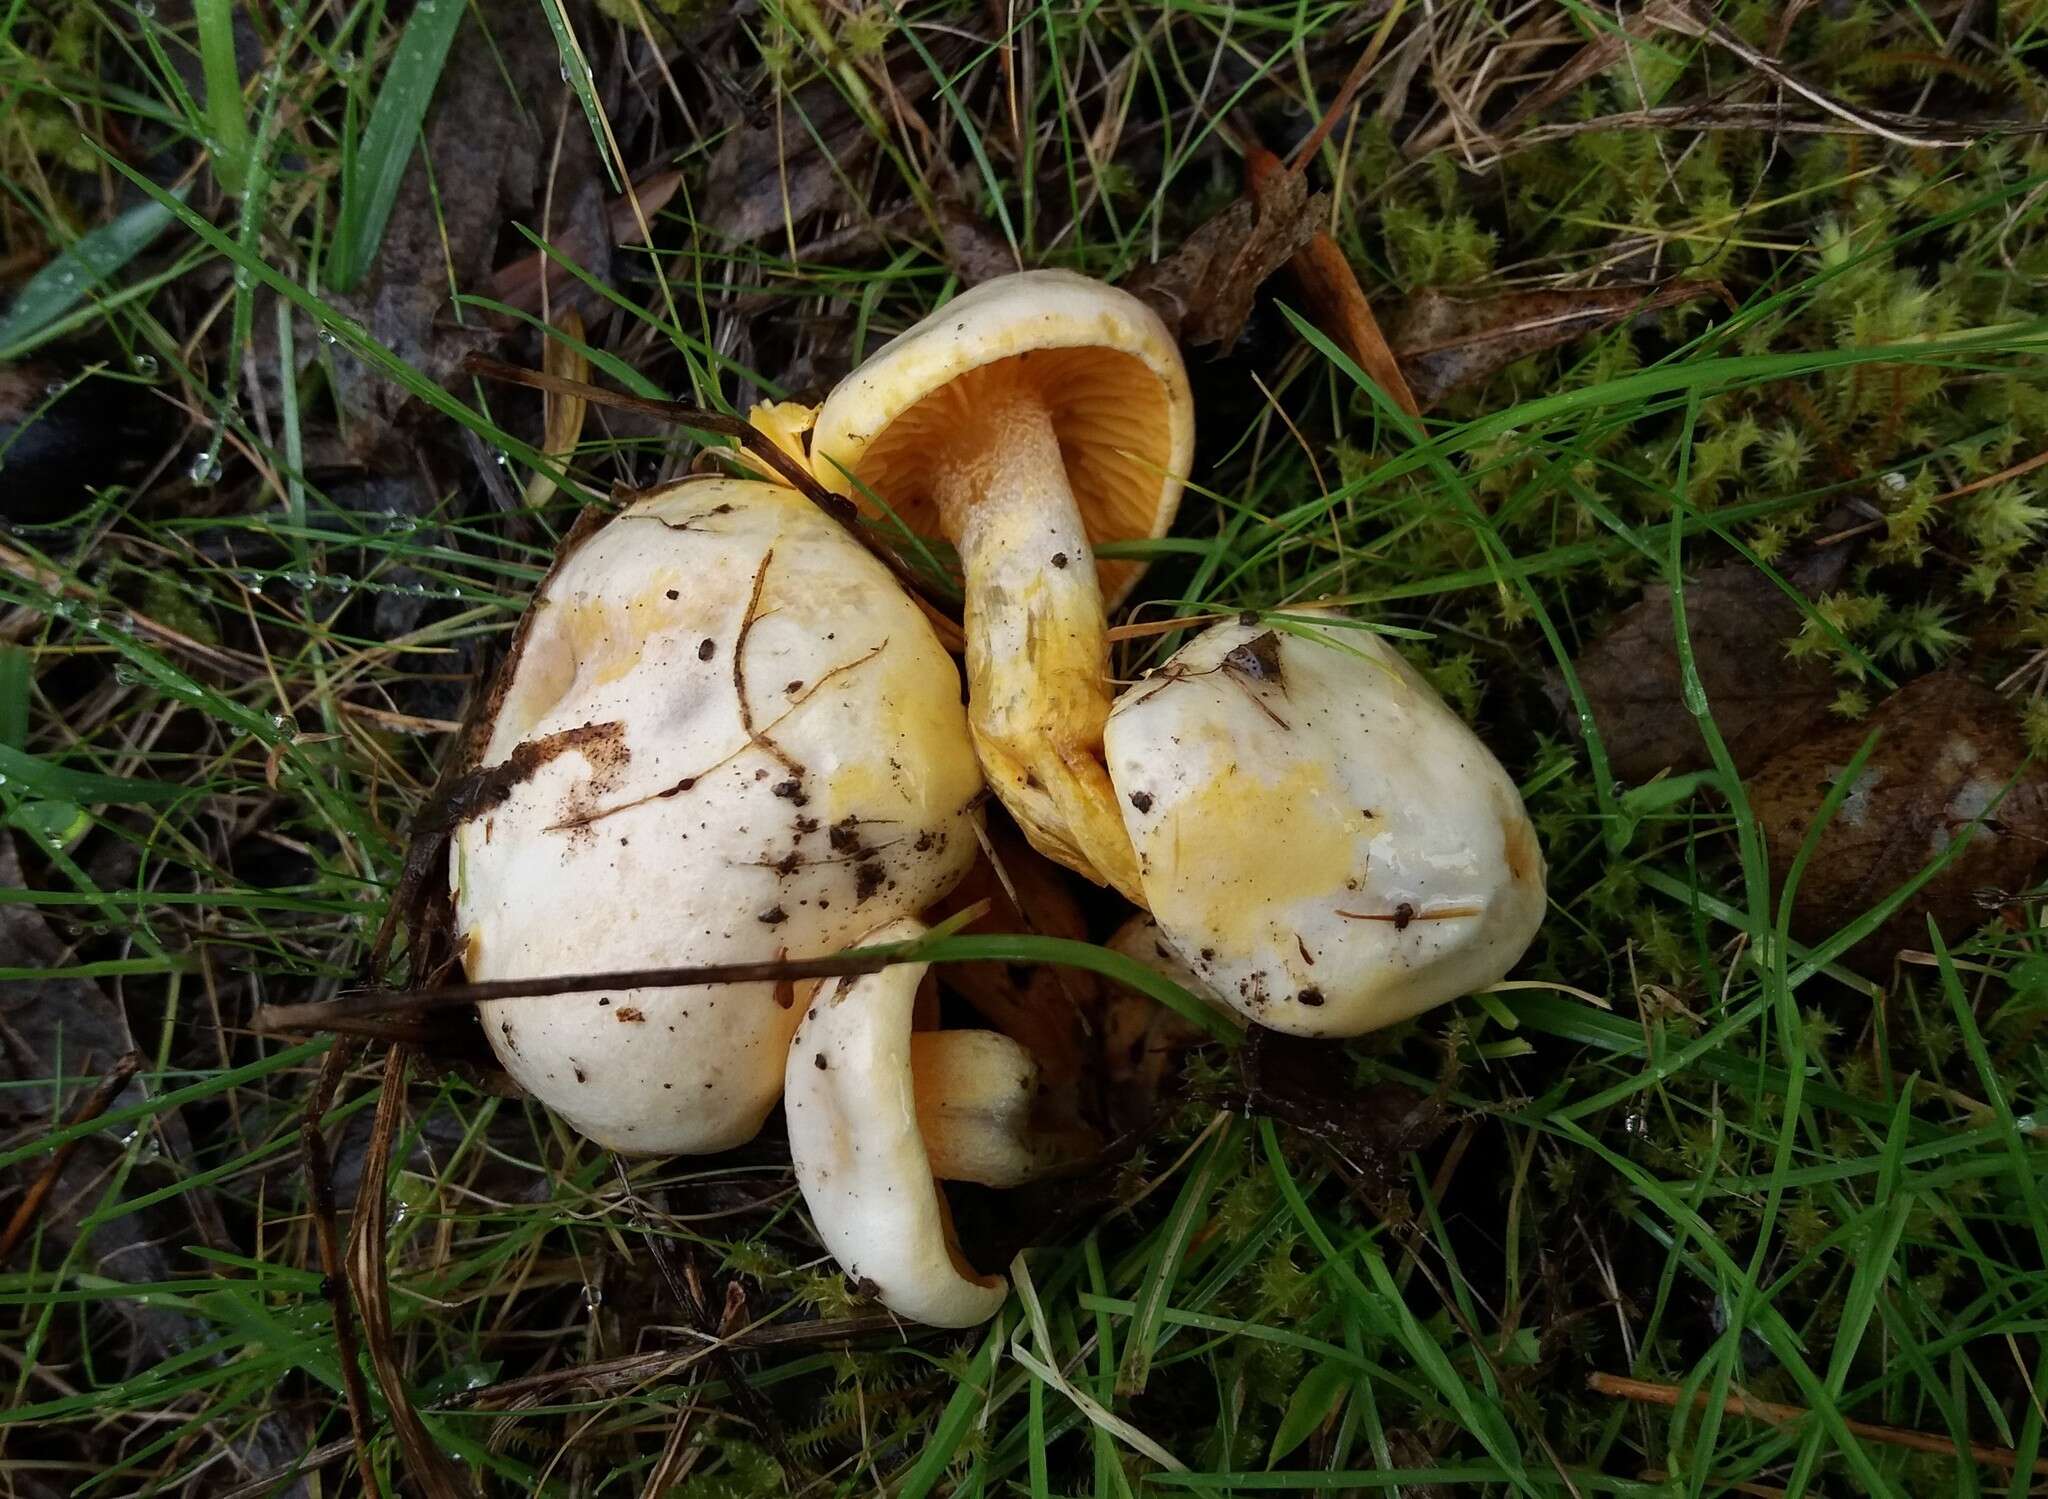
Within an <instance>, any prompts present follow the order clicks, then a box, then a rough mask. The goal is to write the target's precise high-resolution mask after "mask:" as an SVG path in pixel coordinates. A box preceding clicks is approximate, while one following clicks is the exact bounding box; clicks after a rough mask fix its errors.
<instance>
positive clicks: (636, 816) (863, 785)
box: [450, 478, 981, 1153]
mask: <svg viewBox="0 0 2048 1499" xmlns="http://www.w3.org/2000/svg"><path fill="white" fill-rule="evenodd" d="M500 682H501V696H500V697H499V700H498V701H497V702H496V704H495V705H494V706H493V707H492V709H491V712H490V718H489V722H488V737H487V738H486V740H485V742H484V745H483V748H482V756H481V762H480V763H481V765H482V766H483V767H485V768H484V769H483V770H482V772H481V773H480V774H479V775H478V776H477V777H475V778H473V781H474V784H476V785H477V786H479V787H481V788H485V789H484V790H483V791H481V792H480V793H479V794H478V795H476V796H474V797H471V798H469V799H468V806H467V808H466V810H467V812H468V814H469V815H468V816H467V817H466V820H465V821H464V822H463V823H462V824H461V825H460V826H459V828H458V829H457V832H456V836H455V840H454V850H453V854H452V861H451V862H452V868H451V873H450V880H451V884H452V886H453V893H454V899H455V908H456V919H457V924H458V928H459V931H460V933H461V938H460V940H461V951H462V954H463V961H464V966H465V967H466V968H467V970H468V972H469V976H470V977H471V978H472V979H478V980H485V979H500V978H531V977H536V976H541V975H554V974H573V973H589V972H610V971H620V970H626V969H633V968H642V967H671V966H683V965H697V964H708V963H726V962H746V961H755V960H772V959H776V958H779V957H791V958H803V957H815V956H820V955H823V954H827V953H831V952H835V951H838V950H840V949H841V948H844V947H845V946H847V945H848V944H849V942H850V941H851V940H852V939H854V938H856V937H858V936H859V935H860V934H861V933H862V932H864V931H867V930H868V929H869V928H871V927H873V926H875V925H876V924H877V923H880V922H884V921H887V920H889V919H891V918H894V917H896V916H900V915H905V914H908V913H910V912H914V911H921V910H923V909H925V908H926V907H927V906H929V905H930V904H931V903H932V902H933V901H935V900H937V899H939V898H940V897H941V896H943V895H944V894H945V893H946V892H947V891H948V890H950V889H951V888H952V886H953V885H954V883H955V882H956V881H957V880H958V879H959V878H960V876H961V875H962V874H963V873H964V872H965V871H966V869H967V868H968V866H969V864H970V863H971V862H972V860H973V858H974V855H975V850H976V840H975V836H974V820H975V817H976V815H977V812H976V804H977V801H978V799H979V796H980V791H981V780H980V775H979V772H978V770H977V768H976V765H975V761H974V754H973V749H972V746H971V743H970V741H969V739H968V735H967V725H966V718H965V714H964V712H963V710H962V708H961V706H960V678H959V673H958V671H957V669H956V668H955V667H954V665H953V663H952V661H951V660H950V659H949V658H948V657H947V655H946V653H945V652H944V650H943V649H941V647H940V646H939V644H938V642H937V640H936V639H935V638H934V637H933V634H932V630H931V627H930V626H929V625H928V624H927V623H926V622H925V620H924V618H923V616H922V615H920V613H919V612H918V609H917V607H916V605H914V604H913V603H912V602H911V600H910V599H909V597H908V596H907V595H906V594H905V593H904V592H903V591H902V589H901V588H900V587H899V586H898V585H897V584H896V583H895V582H894V581H893V580H892V579H891V578H890V576H889V574H888V573H887V571H886V570H885V569H884V568H883V567H882V565H881V564H880V563H879V562H877V561H876V560H875V559H874V558H873V557H872V556H870V555H869V554H868V553H867V552H866V551H865V550H864V549H863V548H862V547H861V546H860V545H859V543H858V542H857V541H856V540H855V539H854V538H853V537H851V536H850V535H849V534H848V533H847V531H846V530H845V529H844V528H843V527H841V526H839V525H838V524H836V523H835V522H834V521H832V520H830V519H829V518H827V517H826V516H825V515H824V514H823V513H821V512H820V511H819V510H817V509H816V508H815V507H814V506H812V505H811V504H810V503H808V502H807V501H805V500H804V499H803V498H801V497H800V496H799V495H797V494H796V493H795V491H793V490H790V489H787V488H784V487H782V486H780V485H775V484H767V483H762V482H758V481H755V480H751V479H730V478H703V479H693V480H689V481H686V482H684V483H681V484H677V485H675V486H673V487H671V488H668V489H665V490H663V491H661V492H660V493H658V494H655V495H652V496H650V497H648V498H645V499H642V500H640V501H639V502H638V503H636V504H634V505H632V506H631V507H629V508H628V509H626V510H625V511H624V512H623V513H621V514H620V515H619V516H618V517H617V518H616V519H614V520H613V521H611V522H610V523H609V524H608V525H605V526H604V527H602V528H601V529H599V530H597V531H596V532H595V534H593V535H591V536H590V537H589V538H588V539H587V540H585V541H583V542H582V543H581V545H580V546H577V547H575V548H574V550H573V551H571V552H569V553H568V554H567V555H566V556H565V557H564V559H563V560H562V561H561V562H560V563H559V564H558V565H557V568H556V570H555V572H554V573H553V574H552V575H551V576H550V577H549V578H548V580H547V581H546V582H545V584H544V585H543V586H542V588H541V590H540V592H539V595H538V597H537V598H536V599H535V601H534V603H533V606H532V608H531V609H530V610H529V612H528V616H527V620H526V623H525V624H524V625H523V626H522V630H521V635H520V638H519V640H518V642H517V643H516V644H515V647H514V655H513V658H512V660H511V661H510V662H509V663H508V665H507V667H506V669H505V671H504V672H503V673H502V675H501V678H500ZM804 993H805V988H804V986H799V985H792V984H790V983H787V982H782V983H776V982H759V983H738V984H723V985H716V986H689V987H648V988H634V989H625V990H620V991H617V992H611V993H595V994H578V995H573V996H570V995H562V996H556V997H552V998H546V999H532V1000H520V1001H514V1000H503V1001H498V1002H495V1003H486V1004H484V1005H482V1006H481V1007H480V1009H481V1011H482V1019H483V1024H484V1029H485V1032H486V1034H487V1035H488V1036H489V1037H490V1041H491V1045H492V1047H493V1049H495V1050H496V1052H497V1054H498V1057H499V1059H500V1061H502V1062H503V1064H504V1065H505V1068H506V1070H507V1071H509V1072H510V1073H511V1074H512V1076H513V1077H514V1078H515V1079H516V1080H517V1081H518V1082H520V1083H521V1084H523V1085H524V1086H525V1087H526V1088H527V1089H528V1090H529V1091H530V1092H531V1093H533V1094H534V1095H535V1096H537V1097H539V1098H540V1099H541V1100H542V1101H544V1102H545V1103H547V1104H548V1105H550V1106H551V1107H553V1108H554V1109H556V1110H557V1111H558V1112H559V1113H561V1114H562V1115H563V1116H564V1117H565V1118H566V1119H567V1120H568V1121H569V1122H570V1123H571V1124H573V1125H574V1126H575V1127H576V1128H577V1129H578V1130H580V1131H582V1132H583V1133H584V1134H586V1135H588V1136H590V1137H591V1138H592V1139H594V1140H596V1141H598V1142H599V1143H600V1144H602V1145H605V1146H608V1147H611V1148H613V1149H616V1150H621V1151H630V1152H636V1153H688V1152H703V1151H713V1150H720V1149H725V1148H727V1147H730V1146H733V1145H736V1144H739V1143H741V1142H742V1141H744V1140H746V1139H748V1138H749V1137H750V1136H752V1135H753V1134H754V1132H755V1131H756V1130H757V1129H759V1128H760V1125H761V1121H762V1120H763V1118H764V1117H765V1116H766V1115H767V1113H768V1111H769V1109H770V1108H771V1107H773V1105H774V1103H775V1100H776V1097H777V1096H778V1094H779V1093H780V1091H781V1086H782V1071H783V1060H784V1057H785V1054H786V1050H787V1044H788V1041H789V1037H790V1035H791V1033H792V1032H794V1031H795V1029H796V1026H797V1023H798V1020H799V1018H800V1017H801V1015H802V1013H803V1010H802V1005H801V999H802V997H803V995H804Z"/></svg>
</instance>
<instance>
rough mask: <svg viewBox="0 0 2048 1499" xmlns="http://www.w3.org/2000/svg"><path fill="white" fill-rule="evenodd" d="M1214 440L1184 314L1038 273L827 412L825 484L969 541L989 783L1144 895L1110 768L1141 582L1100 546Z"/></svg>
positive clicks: (954, 308) (1158, 514)
mask: <svg viewBox="0 0 2048 1499" xmlns="http://www.w3.org/2000/svg"><path fill="white" fill-rule="evenodd" d="M1193 448H1194V413H1193V402H1192V399H1191V397H1190V395H1189V392H1188V383H1187V373H1186V371H1185V369H1184V368H1183V367H1182V365H1181V359H1180V353H1179V350H1178V349H1177V348H1176V347H1175V345H1174V341H1173V337H1172V335H1171V334H1169V333H1168V332H1167V329H1166V326H1165V324H1163V323H1161V322H1160V320H1159V318H1158V317H1157V316H1156V315H1155V314H1154V313H1153V312H1152V311H1151V310H1150V309H1149V308H1147V307H1146V306H1145V305H1144V304H1143V303H1142V302H1140V301H1138V300H1137V299H1136V298H1135V297H1132V296H1131V295H1130V294H1128V293H1127V292H1121V291H1117V290H1116V289H1114V288H1113V287H1109V286H1105V285H1102V284H1101V283H1099V282H1096V281H1091V280H1089V279H1087V278H1086V277H1083V276H1077V275H1074V274H1072V273H1071V272H1067V271H1026V272H1021V273H1019V274H1016V275H1010V276H1001V277H998V278H996V279H995V280H993V281H987V282H984V283H982V284H981V285H980V286H977V287H975V288H974V289H973V290H971V291H968V292H965V293H963V294H962V295H960V296H959V297H956V298H955V299H954V300H953V301H951V302H949V303H947V304H946V305H945V306H944V307H943V308H941V309H940V310H939V311H937V312H935V313H933V314H932V315H931V316H930V317H928V318H926V319H925V320H924V321H923V322H921V323H919V324H917V325H916V326H915V327H913V328H911V329H910V330H909V331H907V332H905V333H903V334H901V335H900V336H898V337H897V338H895V339H893V340H891V341H890V342H889V343H887V344H885V345H884V346H883V347H882V348H880V349H878V350H877V351H876V352H875V353H874V354H873V355H871V356H870V357H869V358H868V360H867V361H866V362H865V363H864V364H862V365H861V366H860V368H859V369H857V370H855V371H854V372H853V373H852V374H851V375H849V376H848V377H847V378H846V380H845V381H843V382H842V383H841V384H840V385H839V386H838V387H837V388H836V389H834V390H833V392H832V393H831V395H830V396H828V397H827V398H826V400H825V404H824V405H823V406H822V407H821V408H820V409H819V411H818V415H817V422H816V425H815V426H814V427H813V428H812V432H811V467H812V471H813V472H814V473H815V474H816V475H817V477H818V479H819V481H820V482H821V483H823V484H825V485H826V486H827V487H829V488H831V489H834V490H836V491H837V492H838V493H840V494H844V495H849V496H853V497H855V498H857V499H858V500H860V501H861V502H862V503H864V504H868V505H869V506H870V507H871V508H872V507H873V505H874V502H876V501H879V502H880V504H881V505H882V506H885V507H886V508H887V509H888V510H889V511H891V512H893V513H894V514H895V516H897V517H898V518H900V519H901V520H902V521H903V522H904V523H905V524H907V525H909V526H910V527H911V528H912V529H913V530H916V531H919V532H923V533H931V532H938V533H940V534H943V535H944V536H945V537H946V538H947V539H949V540H951V541H952V542H953V543H954V544H955V545H956V546H957V547H958V549H959V552H960V560H961V567H962V571H963V573H964V576H965V579H966V618H965V627H966V635H967V686H968V716H969V722H970V724H971V726H972V728H973V732H974V742H975V747H976V749H977V751H978V752H979V754H980V756H981V762H982V768H983V770H984V772H985V773H986V774H987V776H988V780H989V784H990V786H991V788H992V789H993V790H994V791H995V793H996V795H997V796H999V797H1001V798H1002V800H1003V803H1004V805H1006V806H1007V807H1009V809H1010V811H1011V813H1012V814H1013V815H1014V816H1015V817H1016V819H1017V821H1018V823H1019V824H1020V825H1021V826H1022V827H1023V828H1024V830H1025V832H1026V833H1027V834H1028V836H1029V837H1030V839H1031V841H1032V843H1033V844H1034V845H1036V846H1037V847H1038V848H1039V849H1041V850H1043V851H1044V852H1045V853H1046V854H1047V855H1049V856H1050V857H1052V858H1055V859H1058V860H1059V861H1060V862H1061V863H1063V864H1066V865H1068V866H1070V867H1072V868H1074V869H1076V870H1078V871H1080V872H1081V873H1082V874H1085V875H1087V876H1089V878H1091V879H1093V880H1095V881H1097V882H1098V883H1105V884H1109V885H1113V886H1115V887H1116V888H1118V889H1119V890H1121V891H1123V892H1124V893H1125V894H1126V895H1129V896H1131V897H1133V898H1136V897H1137V895H1138V891H1139V883H1138V873H1137V867H1136V865H1135V863H1134V861H1133V859H1132V856H1131V848H1130V843H1129V840H1128V839H1127V838H1126V837H1125V836H1124V834H1123V830H1122V827H1121V825H1120V821H1119V818H1118V816H1117V812H1116V808H1115V797H1114V795H1113V793H1112V791H1111V789H1110V785H1109V779H1108V777H1107V776H1106V775H1105V774H1104V771H1103V763H1102V727H1103V724H1104V722H1105V720H1106V719H1107V717H1108V714H1109V707H1110V701H1111V696H1112V694H1111V691H1110V687H1109V680H1108V667H1109V659H1108V639H1107V634H1106V626H1105V620H1104V612H1103V611H1104V599H1105V596H1107V598H1108V599H1109V600H1110V601H1111V602H1114V600H1115V599H1117V598H1118V597H1120V596H1121V594H1122V593H1123V592H1124V591H1125V590H1126V589H1128V587H1129V586H1130V584H1131V583H1132V582H1133V581H1134V580H1135V577H1136V572H1137V568H1136V566H1135V564H1133V563H1131V562H1128V561H1104V562H1100V563H1095V564H1094V565H1091V563H1092V562H1093V556H1094V554H1093V551H1092V548H1093V546H1095V545H1096V544H1098V543H1101V542H1106V541H1118V540H1124V539H1128V538H1133V537H1153V536H1159V535H1162V534H1164V532H1165V531H1166V529H1167V527H1168V526H1169V525H1170V524H1171V523H1172V520H1173V514H1174V511H1175V509H1176V508H1177V507H1178V505H1179V503H1180V494H1181V488H1182V485H1183V484H1184V482H1185V481H1186V478H1187V472H1188V466H1189V463H1190V460H1191V458H1192V454H1193Z"/></svg>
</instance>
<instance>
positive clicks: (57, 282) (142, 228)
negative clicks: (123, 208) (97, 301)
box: [0, 188, 185, 359]
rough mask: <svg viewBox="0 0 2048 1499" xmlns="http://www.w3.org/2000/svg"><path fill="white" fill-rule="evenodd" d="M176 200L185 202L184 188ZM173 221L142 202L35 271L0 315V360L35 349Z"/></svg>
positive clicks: (161, 210)
mask: <svg viewBox="0 0 2048 1499" xmlns="http://www.w3.org/2000/svg"><path fill="white" fill-rule="evenodd" d="M176 196H177V197H178V198H179V199H181V200H182V199H183V198H184V196H185V193H184V190H183V189H182V188H180V189H179V190H178V191H177V193H176ZM170 222H171V211H170V209H168V208H166V207H164V205H163V204H161V203H154V202H152V203H138V204H136V205H135V206H134V207H133V208H131V209H129V210H128V211H127V212H126V213H124V214H122V215H121V216H120V217H119V218H117V219H115V220H114V221H113V222H112V223H110V224H103V225H101V226H100V227H99V228H97V229H94V230H93V231H91V232H90V233H88V234H84V235H81V236H80V237H79V238H78V239H76V240H75V241H73V242H72V243H71V244H70V245H69V246H68V247H66V249H65V250H64V253H63V254H61V255H59V256H58V257H57V258H56V259H55V260H52V261H51V262H50V263H49V264H48V265H46V266H44V267H43V268H42V269H41V270H40V271H37V272H36V273H35V275H34V276H32V277H31V278H30V279H29V282H28V285H26V286H24V287H23V288H22V289H21V292H20V294H19V295H17V296H16V297H15V299H14V302H13V304H12V305H11V306H9V307H8V309H7V311H6V312H5V313H4V314H0V359H13V358H16V357H18V356H19V355H22V354H25V353H27V352H28V350H29V349H30V348H31V347H33V343H34V340H35V337H36V335H37V334H39V333H42V332H43V331H44V330H46V329H48V328H49V327H50V326H51V325H52V324H54V323H55V322H56V321H57V320H58V319H59V318H61V317H63V316H64V314H65V313H67V312H69V311H70V310H71V309H72V308H74V307H76V306H77V305H78V304H79V303H80V302H82V301H84V300H85V298H86V296H87V295H88V294H90V293H91V292H92V291H94V290H95V289H96V288H100V287H104V286H106V285H107V283H108V281H109V280H110V278H111V277H112V276H113V274H114V273H115V272H116V271H118V270H120V269H121V267H123V266H124V265H126V264H127V263H128V262H129V261H131V260H133V259H134V258H135V257H136V256H137V255H140V254H141V253H142V252H143V251H144V250H146V249H148V248H149V246H150V244H151V243H152V242H153V241H154V240H155V239H156V237H157V236H158V235H159V234H162V233H163V232H164V229H165V227H166V226H167V225H168V224H169V223H170Z"/></svg>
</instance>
